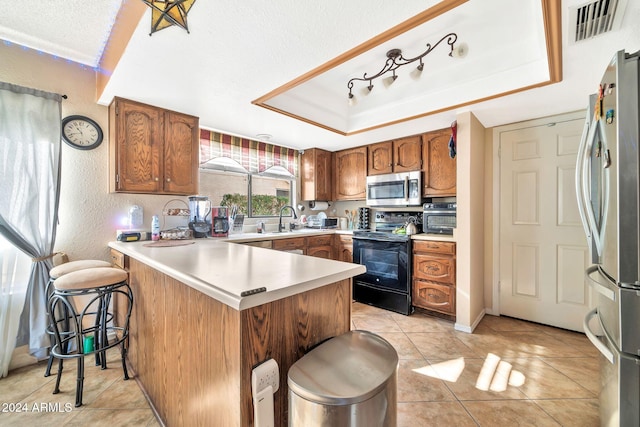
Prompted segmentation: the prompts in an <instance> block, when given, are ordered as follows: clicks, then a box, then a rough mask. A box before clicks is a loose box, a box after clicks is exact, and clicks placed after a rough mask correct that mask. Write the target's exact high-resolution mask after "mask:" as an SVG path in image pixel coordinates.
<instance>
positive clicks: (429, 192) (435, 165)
mask: <svg viewBox="0 0 640 427" xmlns="http://www.w3.org/2000/svg"><path fill="white" fill-rule="evenodd" d="M450 137H451V131H450V130H449V129H442V130H440V131H435V132H428V133H425V134H423V135H422V159H423V162H424V163H423V164H424V166H423V171H424V179H423V192H422V195H423V196H425V197H427V196H455V195H456V160H455V159H452V158H451V157H449V139H450Z"/></svg>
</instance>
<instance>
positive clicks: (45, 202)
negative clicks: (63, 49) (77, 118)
mask: <svg viewBox="0 0 640 427" xmlns="http://www.w3.org/2000/svg"><path fill="white" fill-rule="evenodd" d="M61 100H62V97H61V96H60V95H57V94H52V93H48V92H43V91H39V90H35V89H30V88H25V87H21V86H17V85H13V84H9V83H3V82H0V234H1V235H2V236H3V237H4V238H5V239H6V240H7V241H9V242H11V244H12V245H13V246H14V247H15V248H17V249H19V250H20V251H22V252H23V253H24V254H26V255H27V256H29V257H31V261H33V262H32V263H31V265H30V267H29V270H30V271H29V281H28V285H27V289H26V292H25V293H24V297H23V300H22V304H20V303H19V298H20V295H22V293H21V292H20V291H18V290H17V288H19V287H20V286H19V284H16V283H15V280H16V277H18V276H20V275H22V274H24V273H25V271H24V270H25V267H24V266H19V264H16V263H15V261H12V260H8V261H7V262H6V263H5V261H4V257H3V260H2V265H3V267H5V266H7V267H6V269H4V268H3V272H2V283H1V284H0V285H1V292H0V297H1V298H2V300H0V310H2V315H1V316H0V337H2V342H0V356H1V357H2V358H1V359H0V377H3V376H6V375H7V372H8V368H9V362H10V359H11V354H12V353H13V350H14V348H15V346H16V345H22V344H26V343H28V344H29V352H30V353H31V354H32V355H34V356H36V357H38V358H43V357H45V356H46V350H47V347H48V346H49V340H48V338H47V335H46V325H47V319H46V306H45V304H46V301H45V287H46V284H47V281H48V280H49V270H50V268H51V266H52V261H51V256H52V252H53V246H54V243H55V235H56V223H57V220H58V201H59V193H60V190H59V189H60V152H61V147H60V144H61V141H60V119H61V117H60V115H61V111H60V110H61V108H60V102H61ZM14 259H15V257H14ZM8 266H12V267H11V268H9V267H8ZM16 268H19V269H20V271H19V272H18V271H15V269H16ZM5 273H6V274H5ZM20 305H22V307H21V309H16V307H19V306H20ZM5 309H6V312H5ZM18 319H19V326H18V332H17V339H15V338H16V336H15V335H14V333H13V329H14V328H15V325H16V323H17V322H18ZM6 355H8V356H6Z"/></svg>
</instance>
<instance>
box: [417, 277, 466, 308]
mask: <svg viewBox="0 0 640 427" xmlns="http://www.w3.org/2000/svg"><path fill="white" fill-rule="evenodd" d="M455 291H456V289H455V287H453V286H448V285H443V284H439V283H432V282H426V281H422V280H414V281H413V292H412V298H413V305H415V306H416V307H422V308H426V309H428V310H434V311H438V312H441V313H446V314H451V315H455V314H456V307H455Z"/></svg>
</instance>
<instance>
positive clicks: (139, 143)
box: [111, 99, 164, 193]
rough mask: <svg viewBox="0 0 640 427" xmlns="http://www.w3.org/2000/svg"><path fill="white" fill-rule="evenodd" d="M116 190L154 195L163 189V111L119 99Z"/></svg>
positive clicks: (116, 108) (116, 140)
mask: <svg viewBox="0 0 640 427" xmlns="http://www.w3.org/2000/svg"><path fill="white" fill-rule="evenodd" d="M111 108H114V109H115V118H114V121H115V129H114V130H115V149H116V153H115V163H116V165H115V167H116V172H115V173H116V176H115V180H116V190H117V191H131V192H144V193H154V192H157V191H160V190H161V189H162V169H161V166H162V163H161V159H160V157H161V155H162V138H163V135H162V128H163V120H164V118H163V112H162V110H159V109H158V108H155V107H151V106H149V105H144V104H139V103H136V102H132V101H127V100H123V99H116V100H115V101H114V103H113V104H112V106H111Z"/></svg>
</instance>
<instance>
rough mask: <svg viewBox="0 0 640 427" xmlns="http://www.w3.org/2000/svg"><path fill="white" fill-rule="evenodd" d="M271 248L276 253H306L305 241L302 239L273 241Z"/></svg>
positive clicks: (293, 238)
mask: <svg viewBox="0 0 640 427" xmlns="http://www.w3.org/2000/svg"><path fill="white" fill-rule="evenodd" d="M272 248H273V249H275V250H278V251H295V250H300V251H302V253H303V254H305V255H306V253H307V241H306V239H305V238H304V237H292V238H289V239H274V240H273V244H272Z"/></svg>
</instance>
